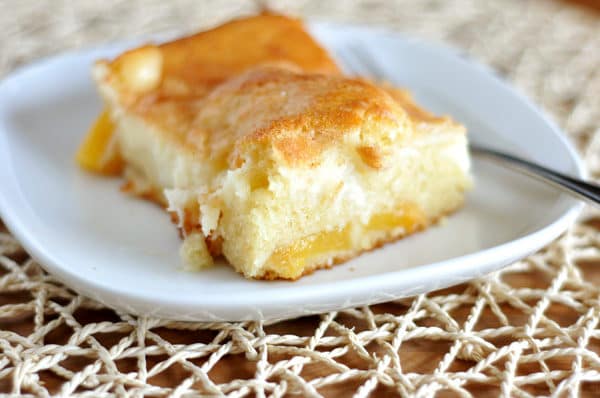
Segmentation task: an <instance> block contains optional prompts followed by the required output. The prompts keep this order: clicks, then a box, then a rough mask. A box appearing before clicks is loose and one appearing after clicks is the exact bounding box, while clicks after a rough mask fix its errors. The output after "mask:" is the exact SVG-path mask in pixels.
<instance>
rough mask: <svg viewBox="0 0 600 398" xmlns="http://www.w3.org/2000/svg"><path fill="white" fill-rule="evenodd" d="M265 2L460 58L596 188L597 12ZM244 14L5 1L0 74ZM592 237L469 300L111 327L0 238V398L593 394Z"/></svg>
mask: <svg viewBox="0 0 600 398" xmlns="http://www.w3.org/2000/svg"><path fill="white" fill-rule="evenodd" d="M269 5H270V7H271V8H273V9H276V10H286V11H288V12H292V13H297V14H300V15H306V16H312V17H317V18H321V19H333V20H343V21H358V22H362V23H373V24H381V25H387V26H390V27H393V28H395V29H398V30H402V31H406V32H410V33H411V34H414V35H419V36H422V37H424V38H427V39H429V40H433V41H442V42H450V43H452V44H454V45H456V46H460V47H462V48H463V49H465V50H466V51H467V52H469V53H471V54H472V55H473V56H474V57H476V58H479V59H481V60H482V61H483V62H486V63H488V64H490V65H492V66H493V67H494V68H496V69H497V70H498V71H500V73H502V74H503V75H505V76H506V77H507V78H508V79H510V80H512V81H513V82H514V83H515V84H516V85H517V86H518V87H520V88H521V89H522V90H524V91H525V92H526V93H527V94H528V95H529V96H531V97H533V98H534V99H535V100H536V101H537V102H538V103H540V104H541V105H542V106H543V107H545V109H547V110H548V111H549V112H550V113H551V114H552V115H553V116H554V118H555V119H556V120H557V121H558V123H559V124H560V125H561V126H562V127H563V128H564V130H565V131H566V132H568V134H569V136H570V137H571V138H572V139H573V140H574V141H575V142H576V144H577V146H578V148H579V150H580V151H581V153H582V155H583V156H584V157H585V161H586V163H587V166H588V167H589V170H590V172H591V174H592V176H593V177H595V178H596V179H599V178H600V156H599V155H600V128H599V127H600V17H599V14H594V13H593V12H591V11H585V10H584V9H581V8H576V7H573V6H570V5H566V4H565V3H562V2H555V1H552V0H535V1H534V0H530V1H525V0H505V1H498V0H485V1H484V0H447V1H442V0H436V1H434V0H428V1H411V0H406V1H402V0H397V1H385V0H364V1H334V2H331V1H325V0H316V1H299V0H296V1H285V2H275V1H273V2H271V3H270V4H269ZM255 7H256V6H255V4H254V3H252V2H242V1H222V2H216V1H210V2H200V1H191V0H190V1H172V2H163V1H126V0H110V1H102V2H100V1H98V2H96V1H78V2H75V1H73V2H68V1H52V2H38V1H35V0H27V1H25V0H22V1H17V0H15V1H1V2H0V10H2V11H0V28H1V29H0V31H1V32H2V33H1V34H0V75H4V74H6V73H8V72H10V71H11V70H12V69H13V68H15V67H16V66H18V65H20V64H23V63H25V62H28V61H31V60H33V59H36V58H40V57H42V56H44V55H47V54H51V53H56V52H59V51H63V50H65V49H69V48H75V47H81V46H87V45H91V44H94V43H99V42H105V41H110V40H116V39H122V38H125V37H132V36H137V35H140V34H143V33H147V32H156V31H162V30H173V29H175V30H181V31H187V30H193V29H197V28H199V27H205V26H209V25H213V24H216V23H218V22H220V21H222V20H224V19H227V18H230V17H232V16H234V15H237V14H240V13H249V12H253V11H254V10H255V9H256V8H255ZM66 78H67V79H68V77H66ZM67 82H68V81H67ZM457 95H458V93H457ZM0 183H1V182H0ZM589 215H591V212H590V211H589V209H588V216H589ZM599 225H600V222H595V223H594V222H586V223H580V224H578V225H575V226H574V227H573V228H572V229H571V230H570V231H569V232H568V233H567V234H566V235H565V236H564V237H562V238H561V239H560V240H558V241H557V242H555V243H553V244H551V245H550V246H548V247H547V248H546V249H544V250H543V251H541V252H539V253H537V254H535V255H533V256H531V257H529V258H528V259H526V260H523V261H521V262H518V263H516V264H514V265H512V266H510V267H509V268H507V269H506V270H504V271H502V272H499V273H495V274H492V275H489V276H488V277H485V278H482V279H479V280H476V281H473V282H471V283H469V284H466V285H461V286H458V287H455V288H452V289H447V290H444V291H441V292H437V293H435V294H429V295H422V296H419V297H416V298H414V299H409V300H404V301H400V302H397V303H389V304H385V305H379V306H373V307H364V308H356V309H351V310H346V311H340V312H337V313H336V312H334V313H329V314H324V315H322V316H320V317H308V318H303V319H300V320H295V321H288V322H284V323H280V324H275V325H263V324H261V323H251V322H245V323H237V324H236V323H211V324H203V323H180V322H171V321H163V320H160V319H142V318H136V317H134V316H130V315H127V314H123V313H115V312H113V311H111V310H109V309H106V308H103V307H102V306H101V305H99V304H98V303H96V302H93V301H90V300H88V299H85V298H83V297H80V296H78V295H76V294H74V293H73V292H72V291H71V290H69V289H68V288H66V287H65V286H63V285H61V284H60V283H59V282H57V281H56V280H54V279H53V278H52V277H51V276H49V275H47V274H45V273H44V272H43V271H42V270H41V268H40V267H39V266H38V265H37V264H36V263H35V262H33V261H32V260H31V259H30V258H29V257H28V256H27V255H26V254H25V253H24V252H23V250H22V248H21V247H20V246H19V243H18V242H16V241H15V240H14V239H13V238H12V237H11V236H10V234H8V233H7V232H3V230H0V391H5V392H12V393H15V394H32V395H39V396H48V395H52V394H59V395H62V396H71V395H78V396H92V397H99V396H113V395H116V396H125V395H131V396H142V395H156V396H166V395H171V396H175V397H179V396H196V395H198V394H206V395H221V394H227V395H229V396H232V397H242V396H258V397H262V396H274V397H279V396H283V395H286V394H292V393H298V394H300V395H302V396H320V395H325V396H344V395H352V394H354V395H355V396H357V397H366V396H389V395H393V394H401V395H411V394H414V395H416V396H433V395H436V394H438V393H439V394H441V393H447V394H449V395H459V396H468V395H470V394H474V395H485V396H497V395H499V394H502V395H504V396H516V397H528V396H534V395H553V396H564V395H570V396H576V395H590V396H600V356H599V355H600V329H599V326H598V322H599V320H600V288H599V286H600V232H599V231H600V229H599V228H598V226H599ZM441 395H443V394H441Z"/></svg>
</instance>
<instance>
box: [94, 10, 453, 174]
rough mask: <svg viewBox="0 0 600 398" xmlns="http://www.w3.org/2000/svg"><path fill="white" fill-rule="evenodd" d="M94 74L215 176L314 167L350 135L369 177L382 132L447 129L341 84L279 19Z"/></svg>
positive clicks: (391, 95) (410, 108) (136, 56)
mask: <svg viewBox="0 0 600 398" xmlns="http://www.w3.org/2000/svg"><path fill="white" fill-rule="evenodd" d="M144 59H146V60H147V63H146V64H144ZM100 65H101V66H100V69H102V68H104V69H103V72H102V73H99V74H97V79H98V80H99V83H100V85H101V86H102V85H104V86H105V87H109V90H112V91H113V92H114V93H115V94H116V98H117V100H118V101H119V104H120V106H121V107H123V108H125V109H126V111H127V112H128V113H130V114H132V115H136V116H138V117H140V118H142V119H143V120H144V121H145V122H146V123H148V124H150V125H154V126H157V127H159V130H160V131H162V132H163V133H164V136H165V138H166V139H168V140H170V141H172V142H174V143H176V144H178V145H179V147H180V148H181V150H182V151H191V152H193V153H194V154H195V155H196V156H198V158H199V159H201V160H202V161H204V162H207V161H209V162H212V163H214V167H215V169H216V170H222V169H226V168H229V169H234V168H237V167H239V166H240V165H242V164H243V162H244V159H245V158H246V157H247V156H248V154H249V153H251V152H253V151H256V150H260V151H264V152H263V154H262V155H261V157H263V156H264V154H265V153H272V152H275V153H276V156H277V157H278V160H280V161H283V162H285V163H287V164H289V165H292V166H301V165H304V166H306V165H308V166H310V165H314V164H317V163H318V161H319V156H320V155H321V153H322V152H323V151H324V150H326V149H327V148H329V147H330V146H332V145H333V144H336V143H339V142H340V140H342V139H343V137H344V135H346V134H348V133H349V132H352V131H356V130H360V134H361V136H363V135H367V136H369V137H368V139H367V144H366V145H363V144H361V146H362V147H364V148H363V149H360V148H357V150H358V151H359V154H360V156H361V158H362V159H363V160H364V161H365V163H366V164H367V165H369V166H370V167H372V168H375V169H378V168H380V167H381V165H382V162H383V159H382V153H383V151H382V150H381V148H378V147H377V146H378V145H379V144H381V143H382V142H385V141H386V140H387V141H389V139H388V137H386V134H387V132H388V131H389V130H393V131H395V132H400V136H404V137H409V136H410V135H411V134H412V133H413V132H415V131H421V132H422V131H427V129H428V128H429V129H431V128H435V126H439V125H440V124H445V125H450V124H454V123H453V122H452V121H451V120H450V119H449V118H444V117H436V116H434V115H432V114H430V113H428V112H427V111H425V110H423V109H421V108H420V107H418V106H417V105H416V104H415V103H414V102H413V101H412V99H411V98H410V95H409V94H408V93H407V92H405V91H403V90H398V89H395V88H393V87H390V86H383V87H378V86H377V85H376V84H373V83H372V82H369V81H367V80H365V79H358V78H357V79H351V78H347V77H343V76H341V75H340V74H339V69H338V68H337V66H336V65H335V63H334V61H333V60H332V59H331V58H330V57H329V56H328V54H327V52H326V51H325V50H324V49H323V48H322V47H320V46H319V45H318V44H317V43H316V42H315V41H314V40H313V39H312V38H311V37H310V36H309V35H308V33H307V32H306V31H305V30H304V28H303V26H302V24H301V22H300V21H298V20H296V19H291V18H288V17H284V16H280V15H272V14H262V15H258V16H254V17H249V18H245V19H240V20H235V21H231V22H228V23H226V24H224V25H221V26H219V27H217V28H215V29H212V30H209V31H205V32H201V33H198V34H196V35H193V36H189V37H186V38H182V39H179V40H175V41H172V42H169V43H165V44H163V45H160V46H154V47H153V46H144V47H140V48H138V49H135V50H132V51H129V52H126V53H124V54H123V55H121V56H120V57H117V58H116V59H115V60H114V61H113V62H110V63H107V62H103V63H102V62H101V63H100ZM266 65H270V66H266ZM274 65H276V66H274ZM156 68H160V69H161V72H160V74H161V77H160V79H161V80H160V81H159V82H156V81H155V80H156V79H155V77H156V73H155V69H156ZM135 71H141V72H143V73H140V74H139V76H137V75H136V73H135ZM232 77H233V78H232ZM123 79H125V80H129V82H128V81H123ZM128 83H129V84H128ZM154 86H156V87H154ZM417 124H419V125H420V126H419V128H418V129H415V128H414V126H415V125H417ZM423 127H426V128H423ZM452 127H453V128H452V129H453V130H457V131H462V130H460V128H458V129H457V128H456V127H457V125H453V126H452ZM452 129H451V130H452ZM388 143H389V142H388ZM365 148H366V149H365Z"/></svg>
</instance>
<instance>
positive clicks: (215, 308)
mask: <svg viewBox="0 0 600 398" xmlns="http://www.w3.org/2000/svg"><path fill="white" fill-rule="evenodd" d="M309 27H310V28H313V27H316V28H317V29H319V28H325V29H352V30H357V29H358V30H367V31H376V32H379V33H384V34H386V35H391V36H393V37H396V38H397V39H398V40H401V41H404V42H409V43H414V44H416V45H418V46H422V47H425V48H428V49H431V50H433V51H435V52H441V53H443V54H444V55H445V56H449V57H452V58H455V59H457V60H458V61H459V62H461V63H463V64H466V65H465V66H467V67H476V68H478V69H480V71H481V72H482V73H485V74H486V75H487V77H488V78H490V79H492V80H493V81H494V82H495V83H496V85H497V86H498V87H499V88H500V89H502V90H505V91H508V92H510V93H511V94H512V95H515V96H516V97H517V99H518V100H519V102H520V103H521V104H522V105H524V106H526V107H527V108H528V111H530V112H532V113H535V114H537V115H538V117H539V118H541V119H542V120H543V121H544V122H545V123H546V124H547V125H548V127H549V129H550V131H552V133H553V134H554V135H555V137H556V138H558V140H559V141H560V144H561V145H562V146H563V148H564V149H565V150H566V152H567V154H568V155H569V158H570V160H571V161H572V162H573V164H574V167H575V170H574V172H575V174H576V175H577V176H578V177H581V178H583V177H585V176H586V169H585V167H584V164H583V160H582V159H581V157H580V156H579V155H578V153H577V151H576V150H575V148H574V146H573V145H572V144H571V142H570V141H569V140H568V138H567V136H566V134H564V133H562V132H561V130H560V128H559V127H558V125H557V124H556V123H555V122H554V120H553V119H552V118H551V117H549V115H548V114H547V113H546V112H545V111H544V110H543V109H541V108H540V107H539V106H537V105H535V104H534V103H533V101H532V100H530V99H529V98H528V97H527V96H526V95H525V94H523V93H522V92H521V91H520V90H519V89H518V88H516V87H514V86H513V85H511V84H510V83H509V82H507V80H505V79H503V78H501V77H500V76H499V75H498V74H497V73H495V72H494V71H493V69H492V68H491V67H489V66H487V65H485V64H482V63H480V62H478V61H477V60H474V59H473V58H471V57H469V56H465V54H464V52H462V51H460V50H458V49H455V48H454V47H452V46H447V45H442V44H438V43H436V42H430V41H426V40H422V39H420V38H416V37H413V36H409V35H405V34H404V33H402V32H398V31H395V30H392V29H389V28H384V27H379V26H368V25H361V24H351V23H337V22H319V21H312V22H310V23H309ZM169 36H172V34H164V33H163V34H158V35H147V36H143V37H139V38H136V39H132V40H124V41H119V42H116V43H110V44H104V45H100V46H93V47H88V48H83V49H79V50H71V51H67V52H64V53H60V54H57V55H54V56H51V57H46V58H42V59H40V60H38V61H35V62H33V63H31V64H28V65H25V66H23V67H20V68H18V69H16V70H14V71H13V72H11V73H10V74H8V75H7V76H6V77H5V78H4V79H2V81H0V97H1V96H2V95H5V94H6V93H5V91H6V89H7V85H8V84H9V82H11V81H13V80H18V79H20V78H23V77H24V76H25V77H26V75H27V73H35V70H36V69H38V68H43V67H46V66H47V65H48V64H49V63H52V62H58V61H68V58H69V57H77V56H82V55H86V54H91V53H94V52H105V53H108V52H111V51H114V50H115V49H118V48H122V47H124V46H129V45H134V44H135V43H139V42H143V41H149V40H165V39H166V38H168V37H169ZM7 136H8V133H7V132H6V130H5V129H4V128H2V127H0V153H4V156H0V165H4V167H2V168H0V176H5V177H8V178H7V179H6V180H5V181H6V183H5V184H2V186H0V217H1V218H2V220H3V221H4V223H5V225H6V227H7V228H8V229H9V230H10V231H11V233H12V234H13V235H14V236H15V238H17V240H18V241H19V243H20V244H21V245H22V246H23V248H24V249H25V250H26V251H27V252H28V253H29V254H30V255H31V257H32V258H33V259H35V260H36V261H37V262H38V263H39V264H40V265H41V266H42V267H43V268H44V269H46V270H47V271H48V272H49V273H51V274H52V275H54V276H55V277H56V278H57V279H59V280H61V281H63V282H65V284H66V285H67V286H69V287H70V288H72V289H74V290H75V291H78V292H81V293H82V294H84V295H86V296H88V297H89V296H92V297H94V298H95V299H96V300H99V301H101V302H103V303H105V304H108V305H110V306H111V307H116V308H120V307H121V308H122V306H121V304H120V303H122V302H129V303H135V306H138V307H141V306H144V307H156V305H157V304H156V300H153V297H148V296H146V295H139V294H135V291H123V290H114V289H112V290H111V289H109V288H107V287H106V286H104V285H102V284H94V283H91V281H90V279H86V278H84V277H81V276H80V275H79V274H78V273H77V272H75V270H73V269H72V268H73V267H69V266H65V265H64V264H61V262H60V261H59V260H58V259H56V258H55V256H54V255H53V254H52V250H51V249H49V248H46V247H44V245H43V244H41V243H40V242H39V240H38V239H37V238H36V234H35V232H34V228H31V226H28V225H24V221H23V220H22V218H21V217H19V216H18V214H20V212H14V211H10V210H11V209H12V210H14V206H13V205H11V203H13V202H14V200H19V199H21V198H22V197H23V194H22V192H21V191H20V189H19V185H18V184H17V181H18V174H17V172H16V171H15V170H13V167H12V164H13V163H12V162H10V161H8V159H10V156H6V155H8V152H9V151H8V143H7V141H6V138H7ZM3 159H4V160H3ZM1 169H3V170H4V171H2V170H1ZM9 186H11V189H12V192H11V189H8V187H9ZM14 195H16V196H14ZM11 198H12V200H11ZM23 203H27V202H26V201H24V202H23ZM13 204H14V203H13ZM583 206H584V204H583V203H582V202H579V201H576V200H574V199H573V200H572V202H571V205H570V206H568V209H567V210H565V211H564V212H563V213H562V214H561V216H560V217H558V218H556V219H555V220H554V221H553V222H551V223H549V224H547V225H545V226H543V227H541V228H539V229H537V230H535V231H533V232H531V233H528V234H527V235H525V236H522V237H520V238H517V239H514V240H511V241H508V242H505V243H502V244H500V245H496V246H493V247H490V248H487V249H484V250H479V251H477V252H475V253H470V254H466V255H462V256H457V257H451V258H448V259H445V260H441V261H437V262H432V263H427V264H423V265H419V266H416V267H410V268H403V269H399V270H393V271H389V272H384V273H377V274H373V275H366V276H362V277H360V278H358V279H356V278H352V279H347V280H343V281H340V282H336V283H337V284H338V285H337V287H336V289H331V288H330V286H329V283H327V282H321V283H317V284H313V285H289V286H282V287H281V288H279V289H277V290H278V291H279V290H281V291H282V292H284V294H282V295H281V296H279V297H278V300H277V308H283V307H286V306H291V305H294V304H298V299H302V298H305V297H306V291H307V289H308V290H310V293H311V294H314V295H317V296H320V295H322V294H323V293H327V296H328V301H332V300H336V298H337V301H336V302H340V300H341V298H342V296H343V295H344V293H343V292H346V291H347V289H352V288H353V287H355V286H356V285H357V281H358V280H359V281H360V285H361V286H362V288H361V292H362V293H361V294H358V295H357V296H360V297H362V300H357V303H348V305H345V306H342V305H334V307H336V308H338V307H339V308H342V307H343V308H347V307H350V306H355V305H360V304H361V303H362V304H363V305H364V304H365V301H369V300H366V299H365V297H367V296H368V294H367V293H366V292H367V291H369V290H370V289H373V288H376V289H377V290H380V291H384V290H386V291H387V290H393V288H394V286H398V285H399V284H400V283H399V281H402V280H404V281H406V280H409V281H410V280H413V279H415V277H416V276H417V274H422V273H427V272H431V270H433V269H435V270H439V269H445V268H446V267H452V268H453V269H454V270H457V269H461V268H464V269H470V268H471V267H473V266H474V265H476V264H480V265H479V267H478V268H479V269H482V268H483V269H482V271H481V273H480V274H485V273H489V272H491V271H494V270H497V269H500V268H501V267H503V266H504V265H505V264H504V263H503V264H504V265H499V264H498V263H496V262H494V261H490V259H491V258H498V257H502V258H509V257H510V256H507V255H506V254H502V253H510V252H511V251H515V252H519V253H523V252H527V251H528V249H526V248H529V249H531V251H534V250H538V249H539V248H541V247H543V246H544V245H546V244H548V243H549V242H551V241H552V240H553V239H555V238H557V237H558V236H559V235H560V234H561V233H562V232H564V231H565V230H566V229H567V228H568V227H569V226H570V225H571V224H572V223H573V222H574V221H575V220H576V218H577V217H578V215H579V213H580V212H581V210H582V209H583ZM517 248H518V250H515V249H517ZM520 257H521V255H519V258H520ZM486 259H487V260H486ZM510 261H513V260H510ZM483 264H486V265H487V266H483V267H482V265H483ZM241 277H242V276H240V278H241ZM442 287H444V286H439V288H442ZM250 294H251V295H252V306H253V307H255V308H258V307H261V306H265V305H267V306H271V307H272V306H273V300H272V298H271V297H267V296H268V295H261V294H255V292H251V293H250ZM415 294H417V293H415ZM412 295H414V294H410V296H412ZM99 297H102V298H99ZM107 297H110V300H107V299H106V298H107ZM400 297H406V296H402V295H398V298H400ZM224 298H227V300H224ZM389 299H393V298H389ZM386 300H388V299H382V300H379V302H382V301H386ZM375 302H376V301H369V303H368V304H374V303H375ZM309 305H310V304H309ZM323 305H327V303H324V304H323ZM174 306H175V307H176V308H177V310H176V312H182V310H185V309H186V308H187V309H188V310H187V312H190V309H192V308H193V310H191V311H192V312H196V313H197V312H198V307H202V308H206V311H207V312H208V313H211V312H212V313H214V312H222V313H232V312H236V313H239V312H244V311H245V309H246V308H247V306H248V302H247V299H246V294H243V293H242V294H234V295H232V294H228V293H216V294H215V293H211V294H205V295H204V296H203V297H202V299H201V301H200V300H199V299H198V298H197V297H194V296H177V297H165V296H161V297H160V309H159V315H160V316H162V317H165V318H168V314H167V316H165V313H166V312H165V311H169V309H170V308H171V309H172V308H174ZM127 311H130V309H129V308H128V309H127ZM130 312H131V311H130ZM133 312H134V313H140V312H138V311H133ZM316 312H321V311H320V310H318V309H317V310H314V311H312V313H316ZM309 313H310V312H309ZM251 315H252V314H251ZM291 316H300V315H299V314H298V313H295V314H292V315H291ZM196 318H198V317H196ZM266 318H268V319H271V318H270V317H266ZM172 319H182V317H179V316H178V317H175V318H172ZM203 319H204V320H207V319H208V318H206V317H205V318H203ZM219 319H221V318H219ZM222 319H228V320H231V319H233V318H230V317H227V316H226V317H224V318H222ZM240 319H241V318H239V317H238V318H236V320H240ZM248 319H260V318H257V317H255V316H251V317H250V318H248Z"/></svg>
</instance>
